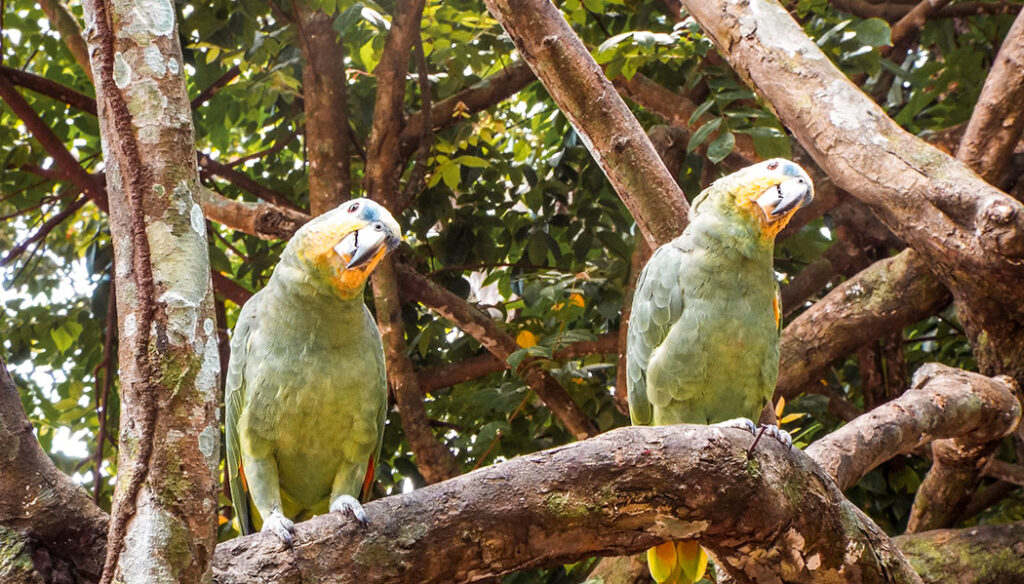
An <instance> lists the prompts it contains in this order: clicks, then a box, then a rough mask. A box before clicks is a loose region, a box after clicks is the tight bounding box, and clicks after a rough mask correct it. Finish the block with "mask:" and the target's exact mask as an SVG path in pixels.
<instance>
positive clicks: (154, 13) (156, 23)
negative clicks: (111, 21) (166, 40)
mask: <svg viewBox="0 0 1024 584" xmlns="http://www.w3.org/2000/svg"><path fill="white" fill-rule="evenodd" d="M113 6H114V11H115V12H117V14H118V15H119V16H121V17H122V22H123V23H124V24H123V25H122V26H121V28H120V31H119V32H118V36H119V37H121V38H126V37H132V38H134V39H136V41H139V42H141V43H145V41H146V40H147V37H150V36H170V35H171V33H173V32H174V4H173V3H172V2H171V0H134V1H132V0H115V2H114V3H113Z"/></svg>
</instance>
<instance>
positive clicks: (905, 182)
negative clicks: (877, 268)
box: [684, 0, 1024, 380]
mask: <svg viewBox="0 0 1024 584" xmlns="http://www.w3.org/2000/svg"><path fill="white" fill-rule="evenodd" d="M684 3H685V4H686V5H687V7H688V8H689V10H690V13H691V15H692V16H693V17H694V18H696V19H697V21H698V22H700V23H701V26H702V27H703V28H704V30H705V31H707V33H708V34H709V35H710V36H711V37H712V39H713V40H714V41H715V44H716V45H717V46H718V48H719V50H720V51H722V53H723V54H724V55H725V57H726V58H727V59H728V60H729V63H730V64H731V65H732V66H733V68H734V69H735V70H736V71H737V73H739V75H740V76H741V77H743V78H744V79H746V80H747V82H748V83H749V84H750V85H751V86H752V87H753V88H754V89H755V90H756V91H757V92H758V93H759V94H760V95H761V96H762V97H764V98H765V99H766V100H767V101H769V102H770V103H771V104H772V105H773V107H774V108H775V110H776V113H777V115H778V117H779V119H780V120H781V121H782V122H783V123H784V124H786V125H787V126H788V127H789V128H790V129H791V130H792V131H793V133H794V135H795V136H796V137H797V139H798V140H800V142H801V144H802V145H803V146H804V147H805V148H806V149H807V150H808V152H810V154H811V156H813V157H814V159H815V160H816V161H817V162H818V164H819V166H821V168H822V169H823V170H825V171H826V172H827V173H828V174H829V176H830V177H832V179H833V181H834V182H835V183H836V185H837V186H839V187H840V188H843V189H844V190H846V191H848V192H850V193H851V194H853V195H854V196H856V197H857V198H858V199H860V200H861V201H864V202H865V203H867V204H868V205H870V206H871V207H872V208H873V209H874V210H875V212H876V214H878V216H879V218H880V219H881V220H882V221H883V222H885V224H886V225H887V226H888V227H889V228H890V229H892V230H893V232H894V233H896V234H897V235H899V236H900V237H901V238H902V239H903V240H904V241H906V242H907V243H908V244H910V245H911V246H913V247H914V248H915V249H916V250H917V251H918V252H919V253H920V254H921V255H922V257H923V258H924V259H926V260H927V262H928V265H929V268H930V269H931V270H932V271H933V272H935V274H936V275H937V276H938V277H939V279H940V280H942V282H943V283H944V284H946V285H947V286H949V288H950V290H951V291H952V292H953V295H954V297H955V298H956V300H957V303H958V306H959V307H960V308H961V320H962V321H963V322H964V324H965V327H966V329H967V331H968V336H969V338H970V340H971V342H972V346H973V347H974V349H975V352H976V355H977V357H978V360H979V363H980V365H981V367H982V370H983V371H985V372H986V373H997V372H1000V371H1004V370H1003V367H1009V369H1008V370H1005V372H1007V373H1011V374H1012V375H1014V377H1016V378H1018V379H1019V380H1020V379H1024V364H1021V363H1010V362H1009V361H1011V360H1010V359H1007V358H1004V357H1005V356H1008V355H1019V354H1020V353H1021V351H1022V346H1024V334H1021V332H1022V331H1024V307H1022V306H1021V304H1020V302H1018V300H1019V293H1020V292H1019V291H1020V289H1021V287H1022V286H1024V271H1022V270H1021V269H1020V264H1021V262H1022V261H1024V206H1022V205H1021V203H1020V202H1018V201H1016V200H1014V199H1013V198H1011V197H1009V196H1008V195H1006V194H1005V193H1003V192H1001V191H999V190H998V189H996V188H995V187H993V186H992V185H989V184H988V183H986V182H985V181H983V180H982V179H980V178H979V177H978V176H977V175H975V174H973V173H972V172H971V171H970V170H969V169H968V168H967V167H966V166H964V165H963V164H961V163H959V162H957V161H956V160H953V159H952V158H950V157H949V156H947V155H946V154H944V153H943V152H941V151H940V150H938V149H936V148H935V147H933V146H930V145H928V144H926V143H924V142H923V141H921V140H919V139H918V138H916V137H914V136H912V135H911V134H909V133H907V132H906V131H904V130H903V129H901V128H900V127H899V126H898V125H897V124H896V123H895V122H894V121H893V120H892V119H890V118H889V117H888V116H886V115H885V113H884V112H883V111H882V110H881V108H880V107H879V106H878V105H877V104H876V103H874V102H873V101H872V100H871V99H870V97H868V96H866V95H864V94H863V93H862V92H861V91H860V90H858V89H857V87H855V86H854V85H853V84H852V83H851V82H850V80H849V79H847V78H846V77H845V76H844V75H843V74H842V73H841V72H840V71H839V70H838V69H837V68H836V67H835V66H834V65H833V64H832V62H831V61H830V60H829V59H828V58H827V57H826V56H825V55H824V54H823V53H822V52H821V50H820V49H819V48H818V47H817V45H815V44H814V42H813V41H811V40H810V39H809V38H807V36H806V35H804V33H803V31H802V30H801V28H800V26H799V25H798V24H797V23H796V22H795V21H794V20H793V19H792V18H791V17H790V16H789V14H787V13H786V12H785V10H783V9H782V8H781V7H780V6H779V5H778V4H775V3H773V2H770V1H768V0H751V1H750V2H749V3H733V4H730V3H728V2H727V1H726V0H717V1H713V2H708V1H704V0H701V1H697V0H687V1H686V2H684Z"/></svg>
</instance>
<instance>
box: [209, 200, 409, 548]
mask: <svg viewBox="0 0 1024 584" xmlns="http://www.w3.org/2000/svg"><path fill="white" fill-rule="evenodd" d="M401 240H402V237H401V229H400V228H399V226H398V223H397V222H395V219H394V218H393V217H392V216H391V214H390V213H389V212H388V211H387V209H385V208H383V207H381V206H380V205H378V204H377V203H375V202H373V201H371V200H369V199H354V200H352V201H349V202H347V203H345V204H343V205H341V206H340V207H338V208H336V209H333V210H331V211H329V212H327V213H325V214H323V215H321V216H319V217H317V218H315V219H313V220H312V221H310V222H309V223H306V224H305V225H304V226H303V227H302V228H300V229H299V230H298V231H296V232H295V235H294V236H293V237H292V239H291V241H289V242H288V245H287V246H286V247H285V249H284V252H283V253H282V254H281V261H280V263H278V265H277V267H275V268H274V273H273V274H272V275H271V277H270V281H269V282H268V283H267V286H266V287H265V288H264V289H263V290H260V291H259V292H258V293H256V294H255V295H253V297H252V298H250V299H249V301H248V302H246V303H245V306H243V307H242V311H241V312H240V313H239V315H238V322H237V323H236V324H235V331H234V334H233V336H232V338H231V360H230V362H229V364H228V372H227V381H226V384H225V400H224V401H225V423H224V429H225V443H226V446H227V465H228V474H229V479H230V482H231V501H232V504H233V506H234V508H235V516H236V517H237V518H238V521H239V525H240V529H241V531H242V532H243V533H252V531H254V530H255V529H260V530H261V531H268V530H269V531H273V532H274V533H276V534H277V535H278V537H280V538H281V540H282V541H284V542H285V544H287V545H291V541H292V535H293V532H294V531H293V523H292V522H293V521H301V520H304V519H308V518H310V517H311V516H313V515H318V514H322V513H326V512H328V511H347V512H349V513H351V514H352V515H353V516H354V517H355V518H356V519H357V520H358V521H359V522H360V523H363V524H365V523H366V522H367V519H366V513H365V512H364V511H363V508H362V505H360V503H359V501H358V500H357V499H356V497H357V496H359V495H360V491H361V490H363V489H364V488H365V486H367V485H368V484H369V483H370V482H371V481H372V479H373V466H374V463H375V461H376V460H377V456H378V454H379V453H380V445H381V438H382V437H383V435H384V417H385V414H386V411H387V383H386V379H385V373H384V349H383V346H382V344H381V337H380V332H379V331H378V330H377V325H376V323H375V322H374V321H373V317H371V316H370V311H369V310H367V308H366V305H365V304H363V290H364V288H365V287H366V281H367V279H368V278H369V276H370V273H372V272H373V270H374V268H375V267H376V266H377V264H378V263H379V262H380V260H381V258H383V257H384V256H385V255H387V253H388V252H390V251H391V250H393V249H394V248H395V247H397V246H398V244H399V243H400V242H401Z"/></svg>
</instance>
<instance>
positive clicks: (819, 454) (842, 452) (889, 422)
mask: <svg viewBox="0 0 1024 584" xmlns="http://www.w3.org/2000/svg"><path fill="white" fill-rule="evenodd" d="M1015 391H1016V388H1015V387H1014V384H1013V381H1012V379H1010V378H1008V377H997V378H990V377H985V376H983V375H979V374H977V373H969V372H967V371H963V370H960V369H954V368H952V367H948V366H945V365H940V364H938V363H929V364H927V365H924V366H923V367H921V368H920V369H918V370H917V373H916V374H915V375H914V382H913V384H912V386H911V387H910V389H909V390H907V391H906V392H905V393H904V394H903V395H902V396H900V397H899V398H897V399H895V400H893V401H890V402H888V403H886V404H884V405H882V406H879V407H877V408H875V409H874V410H871V411H870V412H868V413H866V414H864V415H862V416H860V417H858V418H857V419H855V420H853V421H852V422H850V423H849V424H847V425H845V426H843V427H842V428H840V429H838V430H836V431H835V432H833V433H831V434H829V435H828V436H825V437H824V438H822V439H821V440H818V441H817V442H815V443H813V444H811V445H810V446H808V447H807V448H806V450H805V452H807V455H808V456H810V457H811V458H813V459H814V460H816V461H817V462H818V464H820V465H821V467H822V469H824V470H825V472H827V473H829V474H830V475H832V476H833V477H835V480H836V483H837V484H838V485H839V488H840V490H846V489H848V488H849V487H851V486H853V485H854V484H856V483H857V481H859V480H860V479H861V478H862V477H863V476H864V475H865V474H867V473H868V472H869V471H870V470H871V469H873V468H875V467H876V466H878V465H879V464H881V463H883V462H885V461H886V460H889V459H891V458H892V457H894V456H896V455H897V454H906V453H908V452H910V451H912V450H914V449H915V448H917V447H919V446H921V445H923V444H927V443H928V442H931V441H933V440H936V439H939V438H950V437H954V436H955V437H959V440H960V441H962V443H963V444H970V445H978V444H985V443H987V442H991V441H993V440H998V439H999V438H1002V437H1004V436H1007V435H1008V434H1010V433H1011V432H1012V431H1013V430H1014V429H1015V428H1016V427H1017V423H1018V422H1019V421H1020V414H1021V406H1020V402H1019V401H1018V396H1017V395H1015Z"/></svg>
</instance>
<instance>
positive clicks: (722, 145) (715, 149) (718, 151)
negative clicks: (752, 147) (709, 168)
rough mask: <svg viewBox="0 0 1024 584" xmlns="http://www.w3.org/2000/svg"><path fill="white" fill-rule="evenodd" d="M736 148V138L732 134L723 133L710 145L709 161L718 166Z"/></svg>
mask: <svg viewBox="0 0 1024 584" xmlns="http://www.w3.org/2000/svg"><path fill="white" fill-rule="evenodd" d="M734 146H736V137H735V136H733V134H732V132H728V131H726V132H722V133H721V134H719V135H718V137H717V138H715V139H714V140H713V141H712V142H711V144H709V145H708V160H710V161H711V162H714V163H715V164H718V163H719V162H721V161H723V160H725V157H726V156H728V155H729V153H730V152H732V149H733V147H734Z"/></svg>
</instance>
